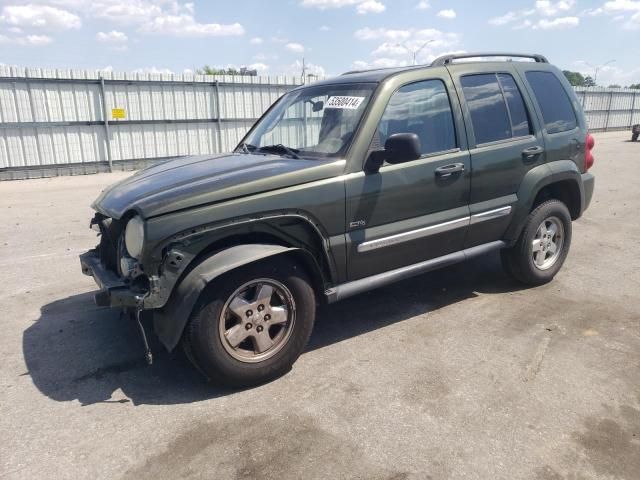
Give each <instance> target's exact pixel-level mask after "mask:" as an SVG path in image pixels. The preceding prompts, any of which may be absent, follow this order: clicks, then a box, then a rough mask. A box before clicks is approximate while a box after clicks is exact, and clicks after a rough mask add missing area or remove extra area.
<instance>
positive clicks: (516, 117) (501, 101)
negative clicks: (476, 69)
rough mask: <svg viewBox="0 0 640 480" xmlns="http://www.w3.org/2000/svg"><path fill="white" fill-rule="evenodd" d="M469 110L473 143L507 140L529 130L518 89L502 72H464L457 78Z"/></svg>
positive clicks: (525, 111)
mask: <svg viewBox="0 0 640 480" xmlns="http://www.w3.org/2000/svg"><path fill="white" fill-rule="evenodd" d="M460 83H461V84H462V92H463V93H464V98H465V100H466V101H467V106H468V107H469V112H470V114H471V123H472V124H473V132H474V135H475V137H476V144H483V143H490V142H496V141H499V140H508V139H511V138H516V137H522V136H526V135H529V134H530V133H531V127H530V124H529V117H528V116H527V110H526V108H525V105H524V100H523V99H522V95H521V94H520V90H519V89H518V86H517V85H516V82H515V81H514V80H513V77H512V76H511V75H509V74H506V73H500V74H495V73H488V74H479V75H466V76H464V77H462V78H461V79H460Z"/></svg>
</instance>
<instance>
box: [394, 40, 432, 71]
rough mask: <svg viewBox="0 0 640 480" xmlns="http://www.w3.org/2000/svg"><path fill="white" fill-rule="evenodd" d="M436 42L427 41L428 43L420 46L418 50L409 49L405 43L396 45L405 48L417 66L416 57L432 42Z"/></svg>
mask: <svg viewBox="0 0 640 480" xmlns="http://www.w3.org/2000/svg"><path fill="white" fill-rule="evenodd" d="M433 41H434V40H427V41H426V42H424V43H423V44H422V45H420V47H418V48H409V47H407V45H406V44H405V43H396V45H395V46H396V47H402V48H404V49H405V50H406V51H407V52H409V54H410V55H411V58H412V60H413V65H415V64H416V57H417V56H418V54H419V53H420V52H421V51H422V49H423V48H424V47H426V46H427V45H429V44H430V43H431V42H433Z"/></svg>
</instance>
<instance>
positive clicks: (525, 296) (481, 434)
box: [0, 132, 640, 480]
mask: <svg viewBox="0 0 640 480" xmlns="http://www.w3.org/2000/svg"><path fill="white" fill-rule="evenodd" d="M628 137H629V134H628V133H627V132H624V133H609V134H599V135H596V150H595V154H596V165H595V167H594V168H593V172H594V173H595V175H596V177H597V183H596V193H595V196H594V200H593V203H592V206H591V208H590V209H589V210H588V211H587V213H586V215H585V216H584V217H583V218H582V219H580V220H579V221H578V222H576V223H575V224H574V236H573V245H572V248H571V254H570V256H569V258H568V260H567V262H566V264H565V266H564V268H563V269H562V271H561V272H560V273H559V275H558V276H557V277H556V279H555V280H554V281H553V282H552V283H551V284H549V285H546V286H543V287H539V288H532V289H524V288H522V287H520V286H518V285H516V284H514V283H513V282H511V281H510V280H509V279H508V278H507V277H505V275H504V274H503V273H502V271H501V270H500V265H499V259H498V256H497V255H492V256H490V257H487V258H482V259H478V260H475V261H473V262H470V263H467V264H461V265H458V266H455V267H452V268H448V269H445V270H442V271H439V272H434V273H431V274H428V275H423V276H420V277H417V278H414V279H411V280H408V281H404V282H402V283H399V284H396V285H394V286H391V287H387V288H384V289H381V290H378V291H375V292H371V293H368V294H363V295H360V296H358V297H355V298H352V299H350V300H347V301H345V302H343V303H341V304H336V305H332V306H328V307H323V308H322V309H321V310H320V312H319V318H318V321H317V324H316V330H315V332H314V334H313V336H312V339H311V344H310V345H309V347H308V349H307V351H306V353H304V354H303V355H302V357H301V358H300V359H299V360H298V362H297V363H296V364H295V366H294V368H293V370H292V371H291V372H290V373H289V374H288V375H286V376H285V377H283V378H281V379H279V380H277V381H274V382H272V383H270V384H267V385H264V386H262V387H259V388H254V389H249V390H245V391H231V390H227V389H223V388H219V387H216V386H213V385H209V384H207V383H205V382H204V381H203V380H202V379H201V378H200V376H199V375H198V374H195V373H194V372H193V371H192V370H191V368H190V367H189V365H188V364H187V362H186V361H185V359H184V358H183V357H182V354H180V353H175V354H168V353H166V352H163V351H162V350H161V349H160V347H159V345H158V344H157V342H156V343H155V344H154V350H155V352H156V363H155V364H154V365H153V366H152V367H146V366H145V365H144V363H142V361H141V358H142V350H141V346H140V340H139V338H138V336H137V332H136V330H135V328H134V326H133V325H132V324H131V323H130V322H129V321H127V320H124V319H119V318H118V314H117V313H116V312H112V311H109V310H108V309H103V308H97V307H95V306H94V305H93V303H92V291H93V290H94V289H95V286H94V283H93V281H92V279H91V278H88V277H85V276H83V275H81V274H80V268H79V265H78V260H77V254H78V253H79V252H81V251H83V250H85V249H87V248H90V247H92V246H93V245H94V244H95V243H96V238H95V234H94V233H93V232H92V231H91V230H89V229H88V221H89V218H90V216H91V210H90V208H89V204H90V203H91V201H92V200H93V199H94V198H95V197H96V195H97V194H98V192H99V191H100V189H101V188H103V187H104V186H106V185H107V184H109V183H111V182H113V181H115V180H117V179H119V178H122V177H123V176H124V175H127V174H111V175H109V174H100V175H93V176H83V177H66V178H53V179H46V180H32V181H16V182H10V183H7V182H4V183H0V219H1V222H0V281H1V288H0V305H1V309H0V312H1V313H0V318H1V323H0V325H1V326H2V329H3V330H2V335H0V477H2V478H12V479H14V478H16V479H17V478H24V479H32V478H83V479H86V478H92V479H93V478H125V479H145V478H150V479H154V480H159V479H164V478H167V479H175V478H210V479H216V480H219V479H227V478H238V479H241V478H247V479H249V478H250V479H254V478H255V479H262V478H268V479H325V478H327V479H347V478H361V479H428V478H431V479H445V478H447V479H448V478H469V479H473V478H478V479H509V480H512V479H525V478H526V479H530V478H534V479H536V478H537V479H553V480H555V479H573V480H577V479H593V478H602V479H613V478H616V479H617V478H624V479H638V478H640V253H639V248H638V247H639V246H640V240H639V239H640V220H639V219H640V213H639V212H640V187H639V186H640V144H632V143H629V142H627V141H626V140H627V138H628Z"/></svg>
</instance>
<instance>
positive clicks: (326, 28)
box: [318, 25, 331, 32]
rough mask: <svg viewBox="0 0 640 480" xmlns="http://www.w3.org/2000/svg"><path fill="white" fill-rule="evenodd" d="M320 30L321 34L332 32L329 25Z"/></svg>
mask: <svg viewBox="0 0 640 480" xmlns="http://www.w3.org/2000/svg"><path fill="white" fill-rule="evenodd" d="M318 30H320V31H321V32H328V31H330V30H331V27H330V26H329V25H321V26H320V28H318Z"/></svg>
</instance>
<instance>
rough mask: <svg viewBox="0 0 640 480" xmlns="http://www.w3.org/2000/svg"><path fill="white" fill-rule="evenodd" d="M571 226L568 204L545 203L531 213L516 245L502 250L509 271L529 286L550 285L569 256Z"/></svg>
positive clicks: (503, 261) (553, 201)
mask: <svg viewBox="0 0 640 480" xmlns="http://www.w3.org/2000/svg"><path fill="white" fill-rule="evenodd" d="M571 227H572V225H571V214H570V213H569V210H568V209H567V206H566V205H565V204H564V203H562V202H561V201H559V200H549V201H546V202H544V203H542V204H541V205H539V206H538V207H537V208H536V209H535V210H533V211H532V212H531V213H530V214H529V217H528V218H527V221H526V223H525V226H524V228H523V230H522V233H521V234H520V238H519V239H518V241H517V242H516V244H515V245H514V246H513V247H511V248H506V249H504V250H502V251H501V258H502V265H503V267H504V269H505V271H506V272H507V273H508V274H509V275H510V276H512V277H513V278H515V279H516V280H518V281H519V282H521V283H524V284H527V285H543V284H545V283H548V282H550V281H551V280H553V277H555V275H556V274H557V273H558V271H559V270H560V268H561V267H562V265H563V263H564V261H565V259H566V258H567V255H568V254H569V248H570V246H571Z"/></svg>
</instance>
